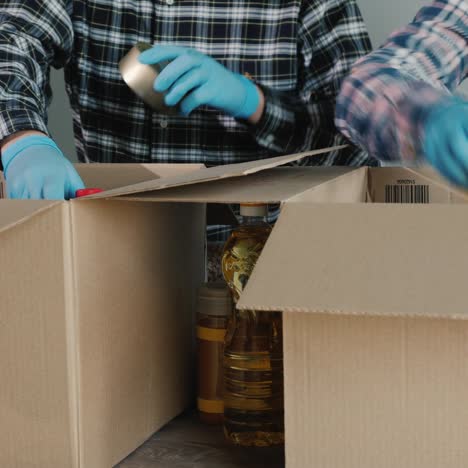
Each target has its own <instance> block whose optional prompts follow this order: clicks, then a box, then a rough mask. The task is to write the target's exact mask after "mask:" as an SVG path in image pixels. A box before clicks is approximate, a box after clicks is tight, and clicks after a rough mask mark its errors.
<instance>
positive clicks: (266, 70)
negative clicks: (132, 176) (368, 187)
mask: <svg viewBox="0 0 468 468" xmlns="http://www.w3.org/2000/svg"><path fill="white" fill-rule="evenodd" d="M138 41H145V42H150V43H154V44H173V45H179V46H185V47H192V48H196V49H198V50H200V51H201V52H203V53H206V54H208V55H210V56H212V57H214V58H215V59H216V60H218V61H219V62H221V63H222V64H223V65H225V66H226V67H227V68H228V69H230V70H232V71H234V72H238V73H248V74H249V75H250V76H251V77H252V78H253V79H254V81H255V82H256V83H257V84H258V85H259V86H260V87H261V88H262V89H263V91H264V94H265V97H266V107H265V112H264V114H263V117H262V118H261V120H260V122H258V124H256V125H249V124H247V123H246V122H244V121H239V120H235V119H233V118H231V117H228V116H226V115H223V114H222V113H220V112H219V111H216V110H214V109H209V108H200V109H198V110H197V111H195V112H193V113H192V115H191V116H190V117H189V118H185V117H181V116H170V117H168V116H165V115H160V114H158V113H156V112H154V111H152V110H151V109H149V108H148V107H147V106H146V105H145V104H143V102H141V101H140V100H139V99H138V98H136V97H135V96H134V94H133V93H132V92H131V91H130V90H129V89H128V88H127V86H126V85H125V84H124V82H123V81H122V79H121V77H120V74H119V70H118V62H119V60H120V59H121V58H122V57H123V55H124V54H125V53H126V52H127V51H128V50H129V49H130V48H131V47H132V46H133V45H134V44H135V43H136V42H138ZM369 50H370V43H369V39H368V36H367V33H366V29H365V26H364V23H363V20H362V18H361V14H360V12H359V9H358V7H357V6H356V3H355V1H354V0H281V1H278V0H266V1H259V0H228V1H222V0H86V1H85V0H74V1H72V0H47V1H44V0H0V140H1V139H4V138H5V137H7V136H9V135H11V134H13V133H15V132H17V131H19V130H25V129H36V130H40V131H42V132H45V133H48V131H47V122H46V115H47V107H48V104H49V100H50V97H51V92H50V87H49V68H50V66H54V67H56V68H62V67H64V69H65V77H66V84H67V91H68V94H69V97H70V102H71V107H72V111H73V121H74V131H75V140H76V146H77V150H78V155H79V159H80V160H81V161H83V162H120V163H121V162H158V163H163V162H170V163H189V162H197V163H205V164H207V165H218V164H227V163H237V162H242V161H248V160H252V159H259V158H265V157H270V156H276V155H278V154H283V153H292V152H298V151H302V150H307V149H312V148H319V147H325V146H332V145H337V144H341V143H343V142H344V138H343V137H342V136H340V135H339V134H338V133H337V131H336V128H335V126H334V122H333V118H334V109H335V101H336V95H337V93H338V90H339V89H340V86H341V83H342V81H343V79H344V77H345V76H346V75H347V74H348V72H349V70H350V68H351V65H352V64H353V63H354V62H355V61H356V59H358V58H360V57H362V56H363V55H365V54H366V53H367V52H368V51H369ZM52 137H53V135H52ZM303 163H304V164H320V165H331V164H344V165H356V166H358V165H363V164H375V160H372V159H368V156H367V155H366V154H365V153H364V152H363V151H361V150H358V149H356V148H355V147H348V148H347V149H346V150H343V151H340V152H333V153H331V154H326V155H324V156H322V157H318V158H315V159H311V160H308V161H307V160H306V161H304V162H303Z"/></svg>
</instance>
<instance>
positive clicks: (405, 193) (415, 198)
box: [385, 185, 429, 203]
mask: <svg viewBox="0 0 468 468" xmlns="http://www.w3.org/2000/svg"><path fill="white" fill-rule="evenodd" d="M385 203H429V185H386V186H385Z"/></svg>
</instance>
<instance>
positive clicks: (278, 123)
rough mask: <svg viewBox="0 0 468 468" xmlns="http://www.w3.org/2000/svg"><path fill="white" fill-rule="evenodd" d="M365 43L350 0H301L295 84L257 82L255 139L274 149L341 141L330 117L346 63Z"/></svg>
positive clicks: (358, 15) (367, 43)
mask: <svg viewBox="0 0 468 468" xmlns="http://www.w3.org/2000/svg"><path fill="white" fill-rule="evenodd" d="M370 47H371V46H370V41H369V37H368V34H367V30H366V27H365V25H364V21H363V19H362V16H361V13H360V11H359V8H358V6H357V5H356V3H355V1H354V0H305V1H304V3H303V5H302V10H301V12H300V18H299V25H298V54H299V60H298V62H299V63H298V84H297V89H296V90H294V91H291V92H289V91H288V92H281V91H278V90H274V89H271V88H268V87H263V86H261V84H260V87H261V88H262V91H263V93H264V95H265V109H264V113H263V115H262V117H261V119H260V121H259V122H258V123H257V124H256V125H254V126H252V127H251V129H252V132H253V135H254V136H255V138H256V141H257V143H258V144H259V145H261V146H263V147H265V148H268V149H269V150H271V151H274V152H277V153H292V152H299V151H304V150H308V149H311V148H319V147H326V146H332V145H335V144H341V143H343V142H344V139H341V137H340V136H339V135H338V132H337V130H336V127H335V125H334V121H333V120H334V114H335V103H336V96H337V93H338V91H339V89H340V86H341V83H342V80H343V79H344V77H345V76H346V75H347V74H348V73H349V71H350V68H351V65H352V64H353V63H354V62H355V61H356V60H357V59H358V58H361V57H362V56H363V55H365V54H366V53H368V52H369V51H370ZM331 157H333V155H331Z"/></svg>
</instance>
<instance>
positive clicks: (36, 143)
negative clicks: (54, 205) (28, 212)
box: [2, 135, 84, 200]
mask: <svg viewBox="0 0 468 468" xmlns="http://www.w3.org/2000/svg"><path fill="white" fill-rule="evenodd" d="M2 163H3V169H4V175H5V179H6V182H7V188H8V196H9V197H10V198H32V199H41V198H47V199H52V200H63V199H64V198H67V199H68V198H73V197H74V196H75V191H76V190H78V189H81V188H84V184H83V181H82V180H81V178H80V176H79V175H78V174H77V172H76V171H75V169H74V167H73V166H72V164H71V163H70V162H69V161H68V160H67V159H66V158H65V156H64V155H63V154H62V152H61V151H60V149H59V148H58V146H57V145H56V144H55V143H54V141H53V140H51V139H50V138H48V137H46V136H45V135H44V136H42V135H28V136H24V137H23V138H21V139H19V140H18V141H16V142H14V143H12V144H10V145H9V146H8V147H7V148H6V150H3V151H2Z"/></svg>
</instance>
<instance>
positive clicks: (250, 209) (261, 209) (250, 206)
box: [240, 203, 268, 217]
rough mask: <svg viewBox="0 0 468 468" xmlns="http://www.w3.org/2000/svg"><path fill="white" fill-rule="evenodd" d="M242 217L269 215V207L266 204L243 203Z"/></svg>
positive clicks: (241, 206) (241, 205)
mask: <svg viewBox="0 0 468 468" xmlns="http://www.w3.org/2000/svg"><path fill="white" fill-rule="evenodd" d="M240 214H241V216H262V217H265V216H267V215H268V205H267V204H265V203H241V204H240Z"/></svg>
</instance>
